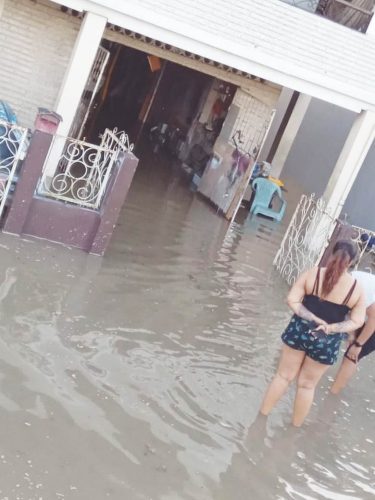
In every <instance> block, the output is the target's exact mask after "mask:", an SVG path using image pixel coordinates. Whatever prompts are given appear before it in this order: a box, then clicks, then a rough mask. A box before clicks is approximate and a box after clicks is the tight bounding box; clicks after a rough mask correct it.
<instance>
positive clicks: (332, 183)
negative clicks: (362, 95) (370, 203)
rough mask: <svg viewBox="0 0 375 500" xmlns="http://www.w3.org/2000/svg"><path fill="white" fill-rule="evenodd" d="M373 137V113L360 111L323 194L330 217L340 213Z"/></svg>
mask: <svg viewBox="0 0 375 500" xmlns="http://www.w3.org/2000/svg"><path fill="white" fill-rule="evenodd" d="M374 139H375V113H374V112H372V111H362V112H361V113H359V115H358V116H357V118H356V119H355V121H354V123H353V126H352V128H351V130H350V132H349V135H348V137H347V139H346V141H345V144H344V147H343V149H342V151H341V154H340V156H339V158H338V160H337V163H336V165H335V168H334V169H333V172H332V175H331V177H330V179H329V181H328V185H327V188H326V190H325V193H324V195H323V198H324V200H325V202H326V204H327V206H326V210H327V212H328V213H329V214H330V215H331V216H332V217H334V218H336V217H338V216H339V215H340V213H341V210H342V207H343V206H344V203H345V200H346V198H347V196H348V194H349V192H350V189H351V187H352V186H353V184H354V181H355V179H356V177H357V175H358V172H359V171H360V169H361V166H362V164H363V162H364V160H365V158H366V155H367V153H368V151H369V149H370V147H371V145H372V143H373V141H374Z"/></svg>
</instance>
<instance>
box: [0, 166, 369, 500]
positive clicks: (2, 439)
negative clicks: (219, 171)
mask: <svg viewBox="0 0 375 500" xmlns="http://www.w3.org/2000/svg"><path fill="white" fill-rule="evenodd" d="M154 160H155V159H154V158H152V157H151V158H148V167H149V168H141V169H140V170H139V171H138V173H137V176H136V179H135V181H134V185H133V187H132V190H131V192H130V195H129V197H128V199H127V202H126V206H125V207H124V210H123V212H122V215H121V219H120V224H119V227H118V228H117V229H116V232H115V234H114V238H113V241H112V243H111V247H110V249H109V251H108V254H107V255H106V257H105V258H104V259H98V258H96V257H90V256H86V255H84V254H82V253H80V252H77V251H75V250H71V249H67V248H63V247H57V246H53V245H49V244H47V243H45V242H30V241H24V240H21V239H16V238H12V237H10V236H6V235H2V237H1V240H0V257H1V262H2V267H1V276H2V278H1V281H2V283H1V285H0V313H1V320H2V321H1V324H0V384H1V391H0V499H7V498H8V499H12V500H13V499H16V498H20V499H39V500H40V499H43V500H50V499H53V498H57V499H58V498H65V499H74V498H79V499H86V498H90V499H92V500H96V499H98V500H99V499H100V500H102V499H103V498H114V499H124V498H129V499H132V500H133V499H135V500H137V499H142V500H143V499H151V498H152V499H163V500H164V499H165V500H172V499H173V500H174V499H188V500H190V499H198V500H201V499H202V500H207V499H237V498H238V499H240V498H241V499H242V498H250V497H251V498H256V499H263V498H264V499H268V498H272V499H273V498H280V499H282V498H293V499H294V498H295V499H299V498H306V499H311V498H321V497H322V498H331V499H353V498H361V499H362V498H367V497H368V498H370V497H371V498H372V496H373V493H374V485H373V478H374V473H375V469H374V465H373V459H372V453H373V452H372V449H373V446H374V443H373V439H374V436H375V433H374V415H373V414H374V412H375V409H374V405H373V387H374V385H373V384H374V375H373V373H371V371H370V364H369V363H366V362H364V363H363V369H362V370H361V373H360V375H359V377H358V380H356V381H354V383H353V384H352V386H351V388H349V389H348V390H347V391H346V392H345V395H344V396H342V398H338V399H333V398H331V397H329V396H328V395H327V388H328V386H329V381H328V380H327V379H326V380H324V381H323V382H322V387H321V388H320V390H319V393H318V397H317V404H316V406H315V407H314V411H313V412H312V415H311V418H310V422H309V425H307V426H306V427H304V428H302V429H299V430H294V429H291V428H290V427H289V419H290V408H291V399H292V394H290V395H288V397H286V398H285V400H283V401H282V403H281V404H280V406H279V408H278V409H277V410H276V411H275V413H274V414H273V415H272V416H271V417H270V418H269V419H268V421H265V420H262V419H259V418H257V412H258V408H259V404H260V400H261V397H262V393H263V392H264V389H265V386H266V384H267V382H268V381H269V379H270V377H271V376H272V372H273V370H274V368H275V365H276V362H277V356H278V350H279V345H280V344H279V336H280V332H281V331H282V329H283V327H284V326H285V324H286V323H287V321H288V317H289V313H288V311H287V309H286V306H285V304H284V298H285V294H286V291H287V287H286V285H285V284H284V283H283V282H282V280H281V279H280V278H279V277H278V276H277V274H276V273H275V272H274V271H273V269H272V260H273V257H274V255H275V252H276V250H277V247H278V245H279V242H280V238H281V235H282V232H283V230H284V228H283V227H282V226H281V227H280V226H278V225H275V224H274V223H272V222H270V221H267V220H265V219H261V218H256V219H254V220H249V219H248V218H247V215H246V213H242V215H241V217H239V219H238V221H237V222H236V223H234V224H233V225H232V226H230V227H228V224H227V223H226V222H225V221H224V220H223V219H222V218H220V217H218V216H217V214H216V213H215V211H214V210H212V209H211V208H210V207H208V206H207V205H206V204H205V203H204V202H203V201H202V200H201V199H200V198H199V197H197V196H196V195H194V194H193V193H191V192H190V191H189V189H188V188H187V185H186V180H185V179H184V178H183V177H181V176H180V175H178V174H177V172H175V171H173V170H172V171H168V170H165V169H164V170H163V169H162V168H161V167H160V165H159V164H156V163H155V164H154ZM146 166H147V165H146ZM330 376H332V373H330Z"/></svg>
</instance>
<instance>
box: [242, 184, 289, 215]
mask: <svg viewBox="0 0 375 500" xmlns="http://www.w3.org/2000/svg"><path fill="white" fill-rule="evenodd" d="M252 186H253V188H254V189H255V196H254V201H253V203H252V205H251V209H250V213H251V214H253V215H257V214H261V215H265V216H266V217H270V218H271V219H274V220H277V221H278V222H280V221H281V219H282V218H283V217H284V213H285V209H286V201H285V200H284V198H283V195H282V192H281V189H280V187H279V186H277V185H276V184H275V183H274V182H272V181H269V180H268V179H264V178H262V177H258V178H257V179H255V180H254V182H253V184H252ZM275 195H277V196H278V197H279V198H280V201H281V207H280V210H279V211H276V210H273V209H272V208H270V206H271V203H272V200H273V199H274V196H275Z"/></svg>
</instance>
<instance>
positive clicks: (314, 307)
mask: <svg viewBox="0 0 375 500" xmlns="http://www.w3.org/2000/svg"><path fill="white" fill-rule="evenodd" d="M320 271H321V269H320V268H318V272H317V274H316V278H315V283H314V288H313V291H312V293H311V294H309V295H305V297H304V299H303V301H302V303H303V305H304V306H305V307H306V308H307V309H308V310H309V311H310V312H312V313H313V314H315V316H318V318H321V319H323V320H324V321H326V322H327V323H328V324H329V323H341V321H344V320H345V318H346V316H347V314H348V313H349V311H350V308H349V307H348V302H349V300H350V299H351V297H352V295H353V292H354V290H355V287H356V285H357V280H354V283H353V285H352V286H351V288H350V290H349V292H348V294H347V296H346V297H345V299H344V301H343V303H342V304H337V303H336V302H331V301H330V300H325V299H321V298H320V297H319V290H320Z"/></svg>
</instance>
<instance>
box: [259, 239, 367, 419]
mask: <svg viewBox="0 0 375 500" xmlns="http://www.w3.org/2000/svg"><path fill="white" fill-rule="evenodd" d="M356 254H357V252H356V249H355V246H354V245H353V244H352V243H351V242H350V241H338V242H337V243H336V245H335V246H334V249H333V254H332V256H331V258H330V259H329V261H328V264H327V267H326V268H314V269H310V270H309V271H307V272H305V273H303V274H301V276H299V277H298V279H297V281H296V282H295V284H294V285H293V287H292V289H291V290H290V293H289V295H288V305H289V307H290V309H291V310H292V311H293V313H294V315H293V317H292V319H291V321H290V323H289V325H288V327H287V328H286V330H285V332H284V333H283V334H282V336H281V338H282V341H283V343H284V345H283V347H282V353H281V359H280V364H279V367H278V370H277V372H276V375H275V377H274V379H273V380H272V382H271V384H270V385H269V387H268V390H267V392H266V395H265V397H264V400H263V403H262V407H261V410H260V411H261V413H262V414H263V415H268V414H269V413H270V412H271V410H272V408H273V407H274V406H275V404H276V403H277V402H278V401H279V399H280V398H281V397H282V396H283V394H284V393H285V392H286V390H287V389H288V387H289V384H290V383H291V382H292V381H293V380H294V379H295V378H296V377H297V393H296V398H295V402H294V412H293V425H295V426H296V427H299V426H301V425H302V424H303V422H304V420H305V418H306V416H307V414H308V413H309V410H310V408H311V405H312V402H313V399H314V392H315V387H316V386H317V384H318V382H319V380H320V378H321V377H322V375H323V374H324V373H325V372H326V371H327V369H328V368H329V366H331V365H333V364H334V363H335V362H336V360H337V356H338V354H339V349H340V344H341V340H342V338H343V337H344V335H345V334H344V333H342V332H345V333H349V332H354V331H355V330H357V329H358V328H360V327H361V326H362V325H363V323H364V320H365V309H366V307H365V297H364V293H363V291H362V288H361V287H360V285H358V284H357V281H356V280H355V279H354V278H353V277H352V276H351V275H350V274H349V272H348V269H349V267H350V265H351V264H352V262H353V261H354V259H355V257H356Z"/></svg>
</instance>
